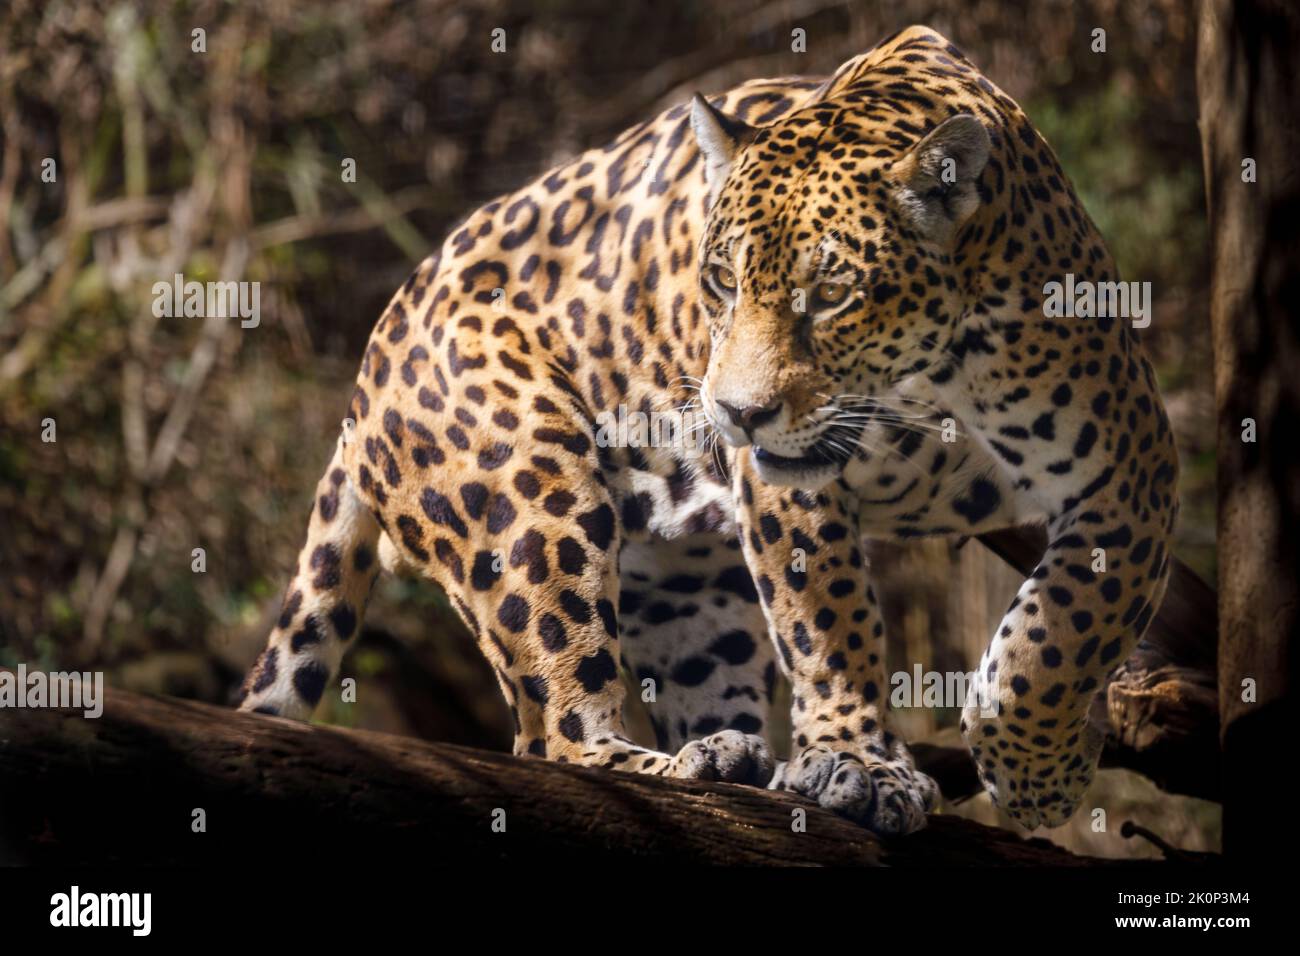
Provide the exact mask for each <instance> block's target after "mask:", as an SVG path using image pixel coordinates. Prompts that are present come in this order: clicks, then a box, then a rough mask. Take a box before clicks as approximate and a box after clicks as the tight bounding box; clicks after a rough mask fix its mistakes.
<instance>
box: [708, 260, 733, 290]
mask: <svg viewBox="0 0 1300 956" xmlns="http://www.w3.org/2000/svg"><path fill="white" fill-rule="evenodd" d="M713 281H714V282H716V283H717V284H718V285H720V286H722V288H724V289H727V290H728V291H730V290H733V289H735V288H736V274H735V273H734V272H732V271H731V270H730V269H728V268H727V267H726V266H714V267H713Z"/></svg>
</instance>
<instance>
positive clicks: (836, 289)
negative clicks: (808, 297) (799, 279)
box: [813, 282, 849, 308]
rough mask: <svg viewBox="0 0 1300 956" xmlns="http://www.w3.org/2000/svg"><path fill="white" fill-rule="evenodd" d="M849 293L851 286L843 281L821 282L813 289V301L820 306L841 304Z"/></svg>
mask: <svg viewBox="0 0 1300 956" xmlns="http://www.w3.org/2000/svg"><path fill="white" fill-rule="evenodd" d="M848 294H849V287H848V285H847V284H846V283H843V282H819V283H818V284H817V287H816V288H815V289H813V301H814V302H815V304H816V305H817V306H818V307H819V308H827V307H832V306H837V305H840V304H841V303H842V302H843V301H844V300H845V299H846V298H847V297H848Z"/></svg>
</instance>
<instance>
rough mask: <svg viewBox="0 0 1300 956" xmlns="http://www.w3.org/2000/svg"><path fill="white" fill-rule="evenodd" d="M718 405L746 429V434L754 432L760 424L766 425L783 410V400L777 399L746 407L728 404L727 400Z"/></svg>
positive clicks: (733, 421)
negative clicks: (764, 403)
mask: <svg viewBox="0 0 1300 956" xmlns="http://www.w3.org/2000/svg"><path fill="white" fill-rule="evenodd" d="M718 407H719V408H721V409H722V410H723V411H724V412H726V413H727V417H728V418H730V419H731V421H732V423H733V424H734V425H736V426H738V427H740V428H743V429H744V430H745V434H747V435H749V434H752V433H753V431H754V429H755V428H758V427H759V426H760V425H766V424H767V423H768V422H770V421H771V420H772V419H774V418H776V416H777V414H778V413H779V412H780V411H781V400H780V399H777V400H776V401H774V402H771V403H769V404H767V405H750V406H748V407H746V408H737V407H736V406H735V405H728V404H727V403H726V402H718Z"/></svg>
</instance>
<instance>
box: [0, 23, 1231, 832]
mask: <svg viewBox="0 0 1300 956" xmlns="http://www.w3.org/2000/svg"><path fill="white" fill-rule="evenodd" d="M910 23H925V24H928V25H930V26H932V27H934V28H936V29H938V30H939V31H940V32H942V33H944V34H945V35H947V36H948V37H949V38H950V39H952V40H953V41H954V42H955V43H957V44H958V45H959V46H960V47H962V48H963V49H964V50H965V52H966V53H967V55H968V56H969V57H970V58H971V59H972V60H973V61H974V62H975V63H976V64H977V65H979V66H980V67H981V68H982V69H983V71H984V72H985V74H986V75H988V76H989V77H990V78H991V79H992V80H993V81H994V82H996V83H998V84H999V85H1000V86H1002V87H1003V89H1005V90H1006V91H1007V92H1008V93H1009V94H1010V95H1011V96H1013V97H1014V98H1016V99H1017V100H1018V101H1019V102H1020V103H1021V105H1022V106H1023V107H1024V108H1025V110H1026V112H1027V113H1028V114H1029V116H1030V118H1031V119H1032V120H1033V121H1034V122H1035V123H1036V124H1037V125H1038V127H1039V128H1040V129H1041V130H1042V132H1043V133H1044V135H1045V136H1046V137H1047V139H1048V141H1049V142H1050V143H1051V144H1052V145H1053V146H1054V148H1055V149H1056V151H1057V153H1058V155H1059V156H1060V159H1061V162H1062V165H1063V166H1064V168H1065V169H1066V171H1067V172H1068V173H1069V175H1070V176H1071V177H1072V178H1073V180H1074V182H1075V185H1076V187H1077V188H1078V191H1079V193H1080V195H1081V196H1082V198H1083V201H1084V203H1085V205H1086V206H1087V207H1088V209H1089V211H1090V212H1091V214H1092V215H1093V217H1094V218H1095V219H1096V221H1097V223H1098V225H1099V226H1100V228H1101V230H1102V232H1103V234H1104V235H1105V236H1106V237H1107V240H1108V242H1109V243H1110V245H1111V248H1112V250H1113V251H1114V253H1115V255H1116V257H1117V259H1118V262H1119V265H1120V270H1121V272H1122V274H1123V277H1124V278H1125V279H1130V280H1137V281H1150V282H1151V283H1152V290H1153V293H1154V297H1155V313H1154V318H1153V321H1152V324H1151V327H1150V328H1148V329H1146V330H1145V331H1144V332H1142V333H1141V335H1142V338H1143V341H1144V343H1145V345H1146V347H1147V349H1148V350H1149V351H1150V352H1151V353H1152V356H1153V359H1154V361H1155V364H1156V368H1157V370H1158V373H1159V376H1160V382H1161V387H1162V389H1163V391H1164V394H1165V397H1166V401H1167V404H1168V408H1169V412H1170V415H1171V417H1172V420H1173V423H1174V427H1175V430H1176V433H1177V436H1178V441H1179V448H1180V452H1181V454H1182V460H1183V488H1182V495H1183V513H1182V515H1183V517H1182V523H1181V527H1180V529H1179V532H1178V544H1177V548H1176V553H1177V554H1178V556H1179V557H1181V558H1182V559H1183V560H1184V561H1186V562H1187V563H1188V564H1190V565H1191V566H1192V567H1193V568H1195V569H1196V570H1197V571H1198V572H1200V573H1201V574H1202V575H1203V576H1205V577H1206V578H1207V579H1208V580H1211V581H1213V580H1214V576H1215V550H1214V488H1213V475H1214V442H1213V434H1214V432H1213V422H1212V415H1213V412H1212V382H1211V380H1210V355H1209V351H1210V350H1209V326H1208V317H1207V310H1206V306H1207V283H1208V277H1209V269H1208V258H1207V239H1206V219H1205V210H1204V190H1203V183H1202V174H1201V152H1200V150H1201V147H1200V141H1199V138H1198V132H1197V126H1196V115H1197V113H1196V90H1195V76H1194V70H1193V61H1194V36H1193V33H1194V30H1193V19H1192V10H1191V4H1187V3H1184V2H1180V0H1157V2H1151V3H1142V2H1119V0H1116V2H1084V3H1058V2H1035V3H1027V4H1020V3H996V2H907V0H905V2H882V3H875V2H861V0H854V2H818V0H810V2H797V0H783V2H770V3H738V2H710V3H704V2H686V0H677V2H668V0H662V2H653V3H650V2H643V3H619V2H595V0H589V2H576V0H548V2H522V0H519V2H478V0H469V2H466V0H456V2H443V0H413V2H405V3H398V2H388V0H368V2H362V0H337V2H335V0H329V2H311V3H306V2H304V3H290V2H266V3H261V2H259V3H247V4H240V3H218V2H197V3H162V2H156V3H152V2H102V0H101V2H61V0H52V2H47V0H17V2H13V3H8V4H5V5H3V6H2V7H0V213H3V221H4V229H3V232H0V665H14V664H16V663H17V662H19V661H27V662H28V663H29V665H31V666H39V667H43V668H50V669H64V668H74V667H75V668H79V669H97V670H104V671H106V674H107V680H108V681H109V682H110V683H112V684H115V685H117V686H123V687H128V688H131V689H135V690H147V691H156V692H163V693H170V694H177V695H181V696H188V697H197V698H200V699H204V700H209V701H216V702H222V701H225V700H227V699H228V698H229V695H230V693H231V690H232V688H233V687H234V686H235V685H236V684H237V683H238V681H239V679H240V678H241V676H242V672H243V669H244V668H245V667H246V666H247V664H248V663H250V662H251V660H252V659H253V657H254V656H255V655H256V653H257V651H258V650H260V647H261V644H262V642H263V640H264V638H265V635H266V633H267V631H268V630H269V627H270V621H271V619H272V617H273V616H274V614H275V613H276V610H277V609H278V604H279V599H280V595H281V592H282V589H283V587H284V585H285V583H286V581H287V578H288V574H289V569H290V568H291V567H292V566H293V562H294V559H295V556H296V553H297V550H298V548H299V546H300V545H301V540H302V535H303V532H304V529H305V523H306V518H307V515H308V511H309V509H310V505H311V495H312V489H313V487H314V485H315V482H316V479H317V478H318V477H319V474H320V470H321V469H322V468H323V466H324V465H325V463H326V462H327V460H328V458H329V456H330V453H331V451H332V448H333V444H334V441H335V438H336V436H337V433H338V428H339V420H340V419H341V418H342V417H343V415H344V414H345V411H346V406H347V401H348V397H349V395H350V393H351V388H350V384H351V381H352V379H353V376H354V374H355V371H356V366H357V363H358V361H359V357H360V354H361V351H362V349H363V347H364V344H365V342H366V338H367V336H368V334H369V330H370V327H371V325H372V324H373V322H374V320H375V319H376V317H377V316H378V314H379V312H380V310H381V309H382V308H383V306H384V304H385V302H386V301H387V299H388V298H389V296H390V295H391V294H392V292H393V290H394V289H395V288H396V287H397V286H398V285H399V284H400V283H401V282H402V280H403V279H404V278H405V277H406V275H407V274H408V273H409V272H410V270H411V268H412V267H413V266H414V265H415V263H417V262H418V261H419V260H420V259H422V258H423V257H424V256H425V255H426V254H427V253H428V252H429V251H430V250H432V249H433V248H435V247H436V246H437V245H438V244H439V243H440V242H441V239H442V237H443V235H444V233H445V232H446V230H447V228H448V226H449V225H451V224H452V223H453V222H454V221H455V220H456V219H458V218H460V217H461V216H463V215H464V214H465V213H466V212H468V211H469V210H470V209H472V208H474V207H475V206H477V205H479V204H481V203H483V202H484V201H486V200H488V199H490V198H491V197H492V196H494V195H495V194H497V193H499V192H501V191H504V190H507V189H511V188H514V187H515V186H518V185H520V184H522V183H524V182H526V181H527V180H529V179H530V178H532V177H534V176H535V175H537V174H538V173H540V172H542V171H544V170H545V169H546V168H547V167H548V166H550V165H552V164H554V163H557V162H560V161H563V160H566V159H568V158H569V157H571V156H573V155H574V154H575V153H577V152H579V151H581V150H583V149H586V148H588V147H592V146H598V145H600V144H602V143H603V142H604V141H606V140H607V139H609V138H610V137H612V136H613V135H614V134H616V133H617V132H619V131H620V130H621V129H622V128H624V127H625V126H627V125H630V124H631V123H633V122H635V121H637V120H640V119H643V118H645V117H647V116H649V115H650V114H652V113H653V112H655V111H658V110H660V109H663V108H666V107H668V106H670V105H673V104H675V103H678V102H681V101H683V100H684V99H686V98H687V97H688V96H689V95H690V93H691V92H693V91H694V90H697V89H698V90H702V91H704V92H713V91H717V90H721V89H725V88H727V87H729V86H731V85H734V84H736V83H738V82H740V81H742V80H745V79H749V78H754V77H759V76H772V75H781V74H790V73H804V74H824V73H827V72H829V71H831V70H832V69H834V68H835V67H836V66H837V65H839V64H840V63H841V62H842V61H844V60H846V59H848V58H849V57H851V56H854V55H856V54H858V53H860V52H862V51H864V50H866V49H868V48H869V47H870V46H872V45H873V44H874V43H875V42H877V41H878V40H880V39H881V38H883V37H884V36H886V35H888V34H890V33H892V32H894V31H896V30H897V29H899V28H901V27H904V26H906V25H908V24H910ZM196 28H202V29H204V30H205V31H206V46H207V52H206V53H195V52H193V51H192V50H191V44H192V36H191V31H192V30H194V29H196ZM497 28H500V29H503V30H505V37H506V51H505V52H504V53H494V52H492V49H491V34H492V31H493V30H495V29H497ZM796 28H798V29H802V30H804V31H806V34H805V35H806V52H804V53H796V52H792V50H791V43H792V37H791V31H792V30H794V29H796ZM1097 28H1101V29H1104V30H1105V32H1106V52H1104V53H1100V52H1093V50H1092V45H1093V36H1092V31H1093V30H1094V29H1097ZM46 158H53V159H54V160H55V161H56V163H57V180H56V181H55V182H53V183H46V182H43V181H42V179H41V175H40V173H41V169H42V161H43V160H44V159H46ZM345 158H352V159H355V161H356V170H357V181H356V182H355V183H344V182H342V178H341V176H340V170H341V165H340V164H341V162H342V160H343V159H345ZM239 243H246V244H247V248H248V251H249V257H248V260H247V264H246V267H245V269H244V278H246V279H249V280H257V281H259V282H260V283H261V313H262V321H261V325H260V326H259V327H257V328H255V329H242V328H240V327H239V324H238V323H237V322H235V321H230V322H229V323H227V324H226V326H224V327H223V328H221V329H219V330H218V331H217V332H216V334H208V333H205V332H204V331H203V321H202V320H200V319H184V318H177V319H161V320H158V319H155V318H154V317H153V316H152V313H151V310H150V303H151V302H152V294H151V292H150V287H151V285H152V284H153V283H154V282H155V281H158V280H159V279H170V277H171V275H172V274H173V272H178V271H179V272H183V273H184V274H185V276H186V278H187V279H198V280H199V281H205V280H208V279H214V278H217V277H218V276H219V275H220V274H222V272H223V260H224V259H225V257H226V256H227V255H228V251H229V249H230V248H231V247H232V244H239ZM47 418H50V419H54V421H55V423H56V427H57V441H56V442H53V443H44V442H42V441H41V431H42V422H43V420H45V419H47ZM199 547H201V548H203V549H205V552H206V560H207V568H206V571H205V572H204V573H195V572H194V571H193V570H192V569H191V562H192V558H191V552H192V549H194V548H199ZM874 551H875V555H874V557H875V561H876V565H877V568H878V569H879V570H878V573H879V576H880V578H881V580H882V586H881V587H880V590H881V591H882V592H883V594H884V595H885V598H886V601H887V612H888V615H889V618H890V624H891V642H892V644H891V651H892V653H893V654H894V660H893V661H892V662H891V663H892V665H893V666H894V667H895V668H897V669H907V670H910V669H911V666H912V662H914V661H920V662H922V663H923V664H924V665H925V667H926V668H927V669H932V668H933V669H940V670H943V669H962V670H964V669H967V668H968V667H970V666H972V665H973V663H974V661H975V659H976V655H977V654H978V652H979V650H980V648H981V647H982V645H983V644H984V642H985V641H986V640H987V638H988V636H989V635H990V634H991V633H992V630H993V627H994V625H995V623H996V620H997V617H998V616H999V615H1000V613H1001V611H1002V609H1003V608H1004V607H1005V605H1006V601H1007V599H1008V596H1009V595H1010V594H1011V593H1012V592H1013V591H1014V589H1015V587H1016V586H1017V584H1018V581H1017V579H1016V578H1015V576H1014V575H1012V574H1011V573H1010V572H1009V571H1008V570H1007V569H1006V568H1005V567H1003V566H1001V565H1000V564H999V563H998V562H997V560H996V559H995V558H992V557H991V556H989V555H987V553H986V552H983V551H982V550H981V549H980V548H979V546H978V545H971V546H969V547H965V548H962V549H960V550H958V549H957V547H956V543H955V542H927V543H922V544H917V545H915V546H909V547H907V548H902V547H898V546H885V545H881V546H878V547H875V548H874ZM344 674H345V675H347V676H354V677H357V678H358V682H359V686H360V690H359V696H358V702H357V703H356V704H355V705H343V704H333V705H330V704H329V703H326V704H325V705H322V710H321V712H320V714H319V715H318V716H319V719H321V720H325V721H329V722H334V723H341V724H347V725H350V726H363V727H371V728H376V729H381V730H389V731H394V732H398V733H405V734H414V735H419V736H425V737H430V738H434V739H441V740H450V741H454V742H459V743H467V744H472V745H476V746H486V747H502V746H506V745H507V743H508V739H509V734H508V718H507V714H506V711H505V708H504V705H503V704H502V703H501V701H500V698H499V694H498V691H497V688H496V685H495V682H494V680H493V679H492V677H491V674H490V672H489V671H488V669H487V667H486V665H484V664H483V662H482V661H481V660H480V659H479V656H478V653H477V651H476V650H475V649H474V647H473V645H472V642H471V641H470V640H469V639H468V638H467V637H466V636H465V634H464V632H463V629H462V628H461V626H460V624H459V622H458V621H456V619H455V617H454V615H453V614H452V613H451V612H450V610H449V608H448V606H447V604H446V601H445V599H444V598H443V596H442V595H441V594H440V593H438V592H437V590H436V589H435V588H433V587H432V586H431V585H427V584H425V583H422V582H417V581H399V580H394V579H385V580H384V581H382V582H381V583H380V585H379V587H378V590H377V592H376V596H375V599H374V601H373V602H372V604H371V611H370V614H369V617H368V620H367V631H366V633H365V636H364V638H363V640H362V641H361V642H360V643H359V646H358V647H357V648H356V649H354V651H353V652H352V653H351V655H350V656H349V658H348V659H347V660H346V661H345V663H344ZM631 716H632V718H633V720H634V721H635V719H636V715H635V714H633V715H631ZM904 719H905V721H906V724H905V726H906V727H907V729H908V731H909V733H910V734H911V735H913V736H914V737H934V736H935V735H939V738H940V739H951V734H952V729H951V728H952V724H953V722H954V715H953V714H952V713H948V712H934V711H919V712H912V713H908V714H905V715H904ZM944 735H947V736H946V737H945V736H944ZM982 799H983V798H981V800H982ZM1093 802H1094V803H1096V804H1097V805H1098V806H1103V807H1106V808H1107V809H1108V812H1110V813H1112V815H1114V814H1115V813H1119V814H1121V815H1127V816H1132V817H1133V818H1135V819H1138V820H1139V821H1140V822H1143V823H1145V824H1147V825H1149V826H1152V827H1153V828H1156V829H1157V830H1158V832H1161V833H1162V835H1164V836H1165V837H1166V838H1167V839H1170V840H1171V841H1173V842H1175V843H1177V844H1180V845H1183V846H1186V847H1188V848H1192V849H1205V848H1213V847H1214V846H1216V841H1217V839H1218V814H1217V808H1213V807H1211V806H1210V805H1208V804H1201V803H1198V802H1196V801H1190V800H1182V799H1176V798H1169V797H1165V796H1163V795H1161V794H1159V793H1158V791H1155V790H1154V788H1153V787H1151V786H1150V785H1149V784H1147V783H1145V781H1143V780H1141V778H1137V777H1133V776H1132V775H1128V774H1124V773H1122V772H1120V771H1108V772H1105V773H1103V774H1102V781H1101V782H1100V783H1099V784H1098V787H1097V790H1096V791H1095V799H1094V801H1093ZM961 812H968V813H972V814H976V815H979V816H980V818H981V819H985V820H988V821H990V822H993V821H996V820H997V819H998V817H997V816H996V814H995V813H994V812H993V810H992V809H991V808H990V807H987V806H982V805H981V803H980V801H973V802H972V804H968V805H967V806H966V807H965V808H962V809H961ZM1087 816H1088V815H1087V814H1086V813H1084V812H1082V811H1081V813H1080V816H1079V818H1078V819H1076V820H1075V821H1073V822H1072V824H1071V826H1070V827H1069V828H1067V829H1066V830H1065V831H1058V833H1056V834H1054V835H1053V836H1054V838H1057V839H1060V840H1062V841H1063V842H1066V843H1067V845H1070V846H1072V847H1073V848H1075V849H1081V850H1085V851H1087V852H1091V853H1098V854H1106V855H1124V854H1127V853H1130V852H1134V850H1135V848H1134V846H1133V845H1132V844H1130V843H1126V842H1125V841H1122V840H1121V839H1120V838H1119V837H1118V835H1117V831H1118V822H1117V821H1118V819H1119V817H1118V816H1116V817H1114V822H1113V823H1112V824H1111V826H1110V827H1109V832H1106V833H1100V834H1099V833H1093V832H1092V830H1091V828H1090V826H1089V824H1090V822H1091V821H1090V819H1088V818H1087Z"/></svg>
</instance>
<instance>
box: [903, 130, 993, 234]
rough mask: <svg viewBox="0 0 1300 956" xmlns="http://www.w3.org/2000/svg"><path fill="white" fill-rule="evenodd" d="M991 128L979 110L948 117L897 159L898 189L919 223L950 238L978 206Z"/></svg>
mask: <svg viewBox="0 0 1300 956" xmlns="http://www.w3.org/2000/svg"><path fill="white" fill-rule="evenodd" d="M989 149H990V143H989V134H988V132H987V131H986V130H985V129H984V127H983V126H982V125H981V124H980V121H979V120H977V119H976V118H975V117H974V116H971V115H970V114H969V113H963V114H961V115H959V116H954V117H952V118H951V119H947V120H944V121H943V122H942V123H940V124H939V125H938V126H936V127H935V128H934V129H933V130H931V131H930V133H929V134H928V135H927V136H926V137H925V138H924V139H923V140H921V141H920V142H919V143H917V144H916V145H915V146H913V147H912V149H911V151H910V152H909V153H908V154H907V155H906V156H904V157H903V158H902V159H901V160H899V161H898V162H897V163H896V164H895V167H894V168H895V171H896V176H897V180H896V181H897V184H898V186H897V190H898V194H899V199H900V201H901V202H902V204H903V207H904V209H905V210H906V211H907V213H908V214H909V215H910V216H911V217H912V219H913V221H914V222H915V223H916V225H917V227H918V228H919V229H920V230H921V232H922V233H924V234H925V235H926V236H928V237H930V238H931V239H933V240H935V241H936V242H939V243H942V244H947V243H949V242H951V241H952V239H953V238H954V237H955V236H956V234H957V230H958V229H959V228H961V226H962V225H963V224H964V223H965V222H966V220H967V219H969V218H970V217H971V214H972V213H974V212H975V209H976V207H978V206H979V202H980V200H979V189H978V188H977V185H976V183H977V181H978V180H979V177H980V173H982V172H983V171H984V167H985V166H986V165H987V164H988V161H989Z"/></svg>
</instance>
